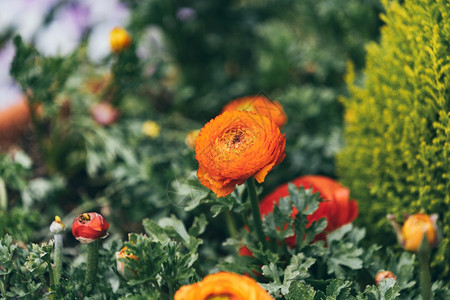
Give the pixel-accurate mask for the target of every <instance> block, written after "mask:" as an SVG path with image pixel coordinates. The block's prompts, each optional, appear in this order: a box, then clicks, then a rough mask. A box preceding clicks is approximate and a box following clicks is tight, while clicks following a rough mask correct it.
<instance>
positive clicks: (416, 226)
mask: <svg viewBox="0 0 450 300" xmlns="http://www.w3.org/2000/svg"><path fill="white" fill-rule="evenodd" d="M424 233H425V234H426V236H427V240H428V243H429V244H430V247H434V246H435V245H436V243H437V230H436V226H435V222H434V221H433V219H432V218H431V217H430V216H429V215H427V214H423V213H418V214H415V215H412V216H410V217H409V218H408V219H406V221H405V223H403V227H402V232H401V235H402V238H403V247H404V248H405V250H408V251H417V250H419V247H420V243H421V242H422V239H423V235H424Z"/></svg>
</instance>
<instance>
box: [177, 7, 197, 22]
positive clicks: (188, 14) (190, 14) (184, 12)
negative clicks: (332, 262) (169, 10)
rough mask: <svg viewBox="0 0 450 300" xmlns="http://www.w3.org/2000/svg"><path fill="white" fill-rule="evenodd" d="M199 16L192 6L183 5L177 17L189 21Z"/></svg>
mask: <svg viewBox="0 0 450 300" xmlns="http://www.w3.org/2000/svg"><path fill="white" fill-rule="evenodd" d="M196 17H197V12H196V11H195V10H194V9H193V8H190V7H182V8H180V9H179V10H178V11H177V19H178V20H180V21H181V22H189V21H192V20H194V19H195V18H196Z"/></svg>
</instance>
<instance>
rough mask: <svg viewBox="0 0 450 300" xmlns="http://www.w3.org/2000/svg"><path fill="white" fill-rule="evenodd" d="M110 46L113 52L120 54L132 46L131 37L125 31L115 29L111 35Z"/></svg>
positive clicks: (118, 28) (119, 28)
mask: <svg viewBox="0 0 450 300" xmlns="http://www.w3.org/2000/svg"><path fill="white" fill-rule="evenodd" d="M109 44H110V45H111V50H112V52H114V53H120V52H122V51H123V50H125V49H127V48H128V47H129V46H130V45H131V37H130V35H129V34H128V32H127V31H126V30H125V29H123V28H121V27H114V28H113V30H112V31H111V33H110V34H109Z"/></svg>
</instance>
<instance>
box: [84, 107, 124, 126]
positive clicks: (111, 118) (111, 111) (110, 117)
mask: <svg viewBox="0 0 450 300" xmlns="http://www.w3.org/2000/svg"><path fill="white" fill-rule="evenodd" d="M91 115H92V118H93V119H94V120H95V121H96V122H97V123H98V124H100V125H103V126H107V125H111V124H113V123H114V122H116V121H117V119H118V118H119V115H120V112H119V110H117V109H116V108H114V106H112V105H111V104H109V103H108V102H100V103H96V104H94V105H93V106H92V108H91Z"/></svg>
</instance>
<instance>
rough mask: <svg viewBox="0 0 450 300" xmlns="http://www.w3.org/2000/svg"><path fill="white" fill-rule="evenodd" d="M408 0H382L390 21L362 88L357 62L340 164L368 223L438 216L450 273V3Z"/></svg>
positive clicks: (442, 258)
mask: <svg viewBox="0 0 450 300" xmlns="http://www.w3.org/2000/svg"><path fill="white" fill-rule="evenodd" d="M401 2H402V1H388V0H384V1H383V4H384V6H385V8H386V12H385V14H384V15H382V19H383V21H384V22H385V23H386V25H385V26H384V27H383V28H382V31H381V39H380V41H379V42H378V43H375V42H373V43H371V44H369V45H368V47H367V58H366V70H365V75H366V77H365V79H364V83H363V85H362V87H361V86H358V85H357V84H356V83H355V81H356V80H355V75H354V73H353V72H352V70H351V69H352V68H351V66H350V71H349V74H348V77H347V81H348V87H349V93H350V95H349V96H348V97H347V98H345V99H343V103H344V105H345V108H346V115H345V121H346V132H345V138H346V143H347V144H346V147H345V148H344V150H343V151H342V152H341V153H340V155H339V156H338V168H339V171H340V174H341V179H342V181H343V183H344V184H346V185H347V186H349V187H350V188H351V190H352V193H353V194H352V196H353V197H355V198H357V199H358V200H359V203H360V209H361V215H364V218H361V220H362V219H364V220H363V221H364V222H367V223H372V224H373V223H376V222H378V225H379V226H385V227H384V228H385V229H388V227H387V226H386V224H387V221H386V218H385V216H386V214H387V213H396V214H397V216H400V215H401V214H402V213H413V212H415V211H419V210H422V211H424V212H426V213H438V214H439V215H440V222H441V228H442V230H443V236H444V239H443V240H442V241H441V244H440V246H439V249H438V250H437V253H435V256H434V267H435V270H436V271H438V272H440V274H442V275H443V276H446V277H448V276H449V275H448V274H449V271H450V270H449V265H448V261H450V244H449V240H450V239H449V236H450V216H449V214H448V208H449V205H450V181H449V175H450V173H449V170H450V159H449V156H450V147H449V146H450V55H449V53H450V22H448V20H449V19H450V16H449V13H450V3H449V2H448V1H445V0H436V1H434V0H406V1H404V3H401ZM380 232H383V231H378V233H380ZM445 237H446V238H445ZM445 262H447V263H445ZM445 274H447V275H445Z"/></svg>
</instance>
